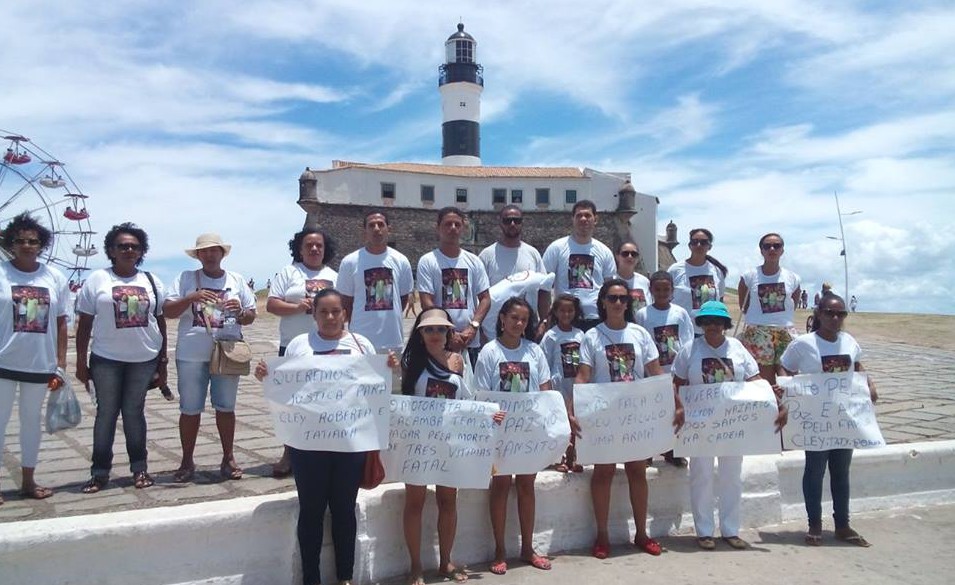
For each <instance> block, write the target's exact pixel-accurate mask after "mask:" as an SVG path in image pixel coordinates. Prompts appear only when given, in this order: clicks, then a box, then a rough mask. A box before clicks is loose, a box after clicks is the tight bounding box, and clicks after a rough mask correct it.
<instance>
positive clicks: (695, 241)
mask: <svg viewBox="0 0 955 585" xmlns="http://www.w3.org/2000/svg"><path fill="white" fill-rule="evenodd" d="M690 245H691V246H709V245H710V241H709V240H707V239H706V238H704V239H698V238H692V239H691V240H690Z"/></svg>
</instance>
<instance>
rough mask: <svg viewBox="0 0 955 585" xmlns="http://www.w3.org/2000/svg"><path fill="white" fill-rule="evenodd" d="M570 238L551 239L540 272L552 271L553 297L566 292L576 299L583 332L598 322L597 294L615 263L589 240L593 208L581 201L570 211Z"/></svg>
mask: <svg viewBox="0 0 955 585" xmlns="http://www.w3.org/2000/svg"><path fill="white" fill-rule="evenodd" d="M572 213H573V219H574V228H573V232H572V233H571V235H569V236H566V237H563V238H560V239H559V240H555V241H554V242H552V243H551V244H550V245H549V246H547V249H546V250H544V256H543V260H544V269H545V270H546V271H547V272H553V273H554V274H555V275H556V276H557V278H556V279H555V280H554V296H557V295H560V294H564V293H569V294H572V295H574V296H575V297H577V298H578V299H580V306H581V309H582V310H583V312H584V319H583V321H582V322H581V327H580V328H581V329H582V330H584V331H586V330H588V329H590V328H591V327H594V326H595V325H596V324H597V323H599V322H600V318H599V316H598V314H597V293H599V292H600V287H601V286H603V283H604V281H605V280H609V279H610V278H612V277H613V275H614V273H615V272H616V271H617V264H616V261H615V260H614V257H613V252H611V251H610V248H608V247H607V246H606V245H604V243H603V242H601V241H600V240H597V239H595V238H594V237H593V235H594V230H595V229H596V227H597V206H596V205H594V203H593V201H589V200H587V199H581V200H580V201H578V202H577V203H575V204H574V208H573V210H572Z"/></svg>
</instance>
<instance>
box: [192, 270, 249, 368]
mask: <svg viewBox="0 0 955 585" xmlns="http://www.w3.org/2000/svg"><path fill="white" fill-rule="evenodd" d="M196 290H199V271H198V270H197V271H196ZM200 318H201V319H202V324H203V325H205V326H206V332H207V333H208V334H209V336H210V337H212V338H213V339H212V355H211V356H209V373H210V374H212V375H214V376H248V375H249V372H250V371H251V370H252V367H251V364H252V346H250V345H249V344H248V343H246V342H245V341H243V340H241V339H236V340H232V339H215V336H213V334H212V328H211V327H209V321H208V319H206V316H205V314H202V313H200Z"/></svg>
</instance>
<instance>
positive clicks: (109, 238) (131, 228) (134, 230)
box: [103, 221, 149, 266]
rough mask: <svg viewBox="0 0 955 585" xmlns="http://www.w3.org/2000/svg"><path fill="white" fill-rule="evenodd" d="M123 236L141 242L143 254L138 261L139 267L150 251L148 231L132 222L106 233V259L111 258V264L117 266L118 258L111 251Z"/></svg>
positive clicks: (115, 227)
mask: <svg viewBox="0 0 955 585" xmlns="http://www.w3.org/2000/svg"><path fill="white" fill-rule="evenodd" d="M122 234H127V235H130V236H133V237H134V238H136V239H137V240H139V250H140V252H141V254H140V255H139V260H137V261H136V266H139V265H140V264H142V263H143V259H145V258H146V252H148V251H149V236H147V235H146V230H144V229H143V228H141V227H139V226H138V225H136V224H134V223H132V222H130V221H127V222H123V223H121V224H119V225H114V226H113V227H111V228H109V231H108V232H106V237H104V238H103V249H104V250H105V251H106V257H107V258H109V261H110V263H112V264H114V265H115V264H116V258H113V256H112V254H110V251H111V250H112V249H113V246H114V245H115V244H116V238H118V237H119V236H121V235H122Z"/></svg>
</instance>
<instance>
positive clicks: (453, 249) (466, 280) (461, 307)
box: [417, 207, 491, 365]
mask: <svg viewBox="0 0 955 585" xmlns="http://www.w3.org/2000/svg"><path fill="white" fill-rule="evenodd" d="M464 222H465V220H464V214H463V213H462V212H461V210H460V209H458V208H457V207H445V208H443V209H441V210H440V211H438V228H437V229H438V247H437V248H436V249H434V250H432V251H430V252H428V253H427V254H425V255H424V256H422V257H421V259H420V260H418V278H417V281H418V283H417V288H418V293H419V295H420V297H421V310H422V311H427V310H428V309H430V308H431V307H441V308H443V309H445V310H446V311H447V312H448V314H449V315H450V316H451V322H452V323H454V332H453V333H452V334H451V351H461V350H463V349H465V348H467V349H468V353H469V357H470V358H471V364H472V365H473V364H474V362H475V360H477V354H478V350H479V349H480V345H481V343H480V336H479V334H478V332H479V331H480V329H481V321H483V320H484V317H485V315H487V312H488V309H489V308H490V306H491V296H490V294H488V288H490V286H489V285H488V282H487V271H486V270H485V268H484V264H482V263H481V260H480V258H478V257H477V256H475V255H474V254H472V253H471V252H468V251H467V250H464V249H462V248H461V233H462V232H463V231H464V226H465V223H464Z"/></svg>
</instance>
